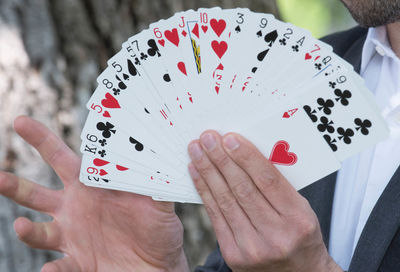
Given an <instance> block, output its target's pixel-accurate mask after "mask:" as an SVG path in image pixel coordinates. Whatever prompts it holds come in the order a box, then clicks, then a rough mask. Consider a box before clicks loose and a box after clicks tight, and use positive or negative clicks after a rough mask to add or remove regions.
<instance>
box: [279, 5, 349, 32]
mask: <svg viewBox="0 0 400 272" xmlns="http://www.w3.org/2000/svg"><path fill="white" fill-rule="evenodd" d="M277 4H278V7H279V12H280V15H281V19H282V20H283V21H286V22H290V23H292V24H294V25H296V26H299V27H302V28H305V29H307V30H309V31H311V33H312V34H313V36H314V37H316V38H320V37H322V36H325V35H327V34H329V33H332V32H335V31H340V30H344V29H348V28H350V27H352V26H354V25H355V24H356V23H355V22H354V20H353V19H352V17H351V15H350V13H349V12H348V11H347V9H346V7H345V6H344V5H343V4H342V2H340V0H277Z"/></svg>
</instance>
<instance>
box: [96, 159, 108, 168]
mask: <svg viewBox="0 0 400 272" xmlns="http://www.w3.org/2000/svg"><path fill="white" fill-rule="evenodd" d="M109 163H110V162H108V161H105V160H102V159H98V158H96V159H94V160H93V164H94V165H96V166H104V165H106V164H109Z"/></svg>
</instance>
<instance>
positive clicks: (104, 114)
mask: <svg viewBox="0 0 400 272" xmlns="http://www.w3.org/2000/svg"><path fill="white" fill-rule="evenodd" d="M103 116H104V117H111V115H110V113H109V112H108V111H104V113H103Z"/></svg>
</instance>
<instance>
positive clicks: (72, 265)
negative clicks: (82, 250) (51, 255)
mask: <svg viewBox="0 0 400 272" xmlns="http://www.w3.org/2000/svg"><path fill="white" fill-rule="evenodd" d="M81 271H82V270H81V269H80V268H79V265H78V264H77V263H76V262H75V261H74V260H73V259H72V258H71V257H69V256H65V257H64V258H62V259H58V260H55V261H52V262H49V263H46V264H45V265H44V266H43V267H42V271H41V272H81Z"/></svg>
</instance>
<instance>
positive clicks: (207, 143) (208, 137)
mask: <svg viewBox="0 0 400 272" xmlns="http://www.w3.org/2000/svg"><path fill="white" fill-rule="evenodd" d="M200 142H201V143H202V144H203V145H204V147H205V148H206V149H207V150H208V151H211V150H213V149H214V148H215V146H216V145H217V141H216V140H215V137H214V135H212V134H211V133H206V134H204V135H201V137H200Z"/></svg>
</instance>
